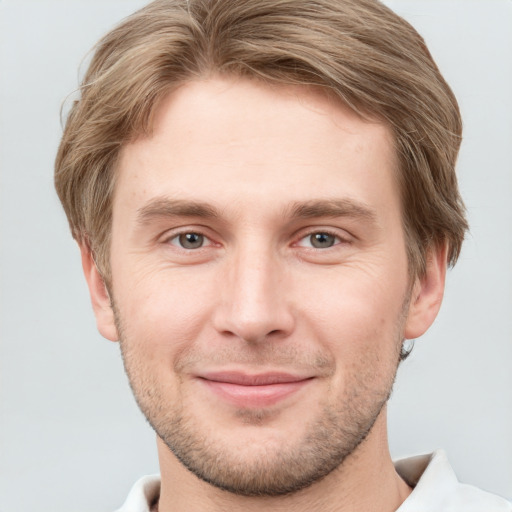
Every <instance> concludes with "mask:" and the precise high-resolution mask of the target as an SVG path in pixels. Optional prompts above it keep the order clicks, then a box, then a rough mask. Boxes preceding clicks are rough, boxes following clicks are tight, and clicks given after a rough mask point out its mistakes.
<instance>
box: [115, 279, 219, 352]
mask: <svg viewBox="0 0 512 512" xmlns="http://www.w3.org/2000/svg"><path fill="white" fill-rule="evenodd" d="M119 277H121V275H119ZM117 283H118V285H119V286H115V287H114V295H115V299H116V306H117V310H118V313H119V316H120V318H121V321H122V328H123V334H124V335H125V337H126V338H127V339H129V340H130V343H131V344H135V345H139V347H140V348H141V349H142V347H143V349H144V351H145V354H144V357H146V358H148V357H151V356H152V355H153V356H154V357H155V358H161V359H162V360H165V359H167V358H168V356H172V355H173V354H176V353H177V352H180V351H182V350H183V349H184V348H186V346H187V345H188V344H189V343H190V341H191V340H193V339H195V338H197V337H198V336H199V333H200V331H201V330H202V329H203V328H204V325H205V322H206V321H207V319H208V318H209V317H210V316H211V299H210V297H211V295H212V294H211V292H210V291H209V290H208V287H207V286H206V282H205V281H204V280H202V279H193V278H192V279H191V278H186V279H183V278H182V276H180V275H179V273H177V272H150V271H147V270H146V271H144V272H137V271H132V272H131V273H130V278H129V279H125V280H124V281H121V279H118V281H117ZM125 283H126V284H125ZM114 285H115V283H114Z"/></svg>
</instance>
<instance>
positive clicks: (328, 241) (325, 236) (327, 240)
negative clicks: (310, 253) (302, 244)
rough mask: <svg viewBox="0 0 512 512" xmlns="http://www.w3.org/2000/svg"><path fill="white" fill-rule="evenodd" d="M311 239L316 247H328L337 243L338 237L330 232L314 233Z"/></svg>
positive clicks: (310, 236)
mask: <svg viewBox="0 0 512 512" xmlns="http://www.w3.org/2000/svg"><path fill="white" fill-rule="evenodd" d="M309 241H310V243H311V245H312V247H315V249H328V248H329V247H332V246H333V245H334V244H335V243H336V237H335V236H334V235H331V234H329V233H313V234H312V235H309Z"/></svg>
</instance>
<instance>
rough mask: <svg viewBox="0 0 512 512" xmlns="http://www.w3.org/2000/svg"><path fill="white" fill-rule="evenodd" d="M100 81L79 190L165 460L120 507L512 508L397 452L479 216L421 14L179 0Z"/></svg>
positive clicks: (162, 6)
mask: <svg viewBox="0 0 512 512" xmlns="http://www.w3.org/2000/svg"><path fill="white" fill-rule="evenodd" d="M81 93H82V95H81V98H80V100H79V101H77V102H76V103H75V105H74V107H73V109H72V111H71V113H70V115H69V118H68V121H67V124H66V128H65V132H64V135H63V139H62V142H61V146H60V149H59V154H58V156H57V162H56V186H57V191H58V193H59V196H60V198H61V201H62V203H63V205H64V208H65V210H66V213H67V215H68V219H69V222H70V225H71V229H72V233H73V236H74V237H75V238H76V239H77V241H78V243H79V245H80V248H81V253H82V262H83V268H84V272H85V277H86V279H87V283H88V285H89V290H90V293H91V299H92V303H93V307H94V311H95V314H96V319H97V324H98V329H99V330H100V332H101V334H102V335H103V336H105V337H106V338H108V339H111V340H119V341H120V346H121V351H122V354H123V361H124V364H125V368H126V371H127V374H128V377H129V380H130V383H131V386H132V389H133V392H134V395H135V397H136V400H137V402H138V404H139V406H140V408H141V410H142V411H143V413H144V414H145V416H146V417H147V419H148V421H149V422H150V424H151V425H152V427H153V428H154V430H155V432H156V433H157V442H158V452H159V460H160V469H161V480H160V479H159V478H153V477H150V478H146V479H143V480H141V481H140V482H139V483H138V484H137V485H136V486H135V487H134V489H133V491H132V493H131V494H130V496H129V497H128V500H127V502H126V504H125V506H124V507H123V509H122V510H126V511H128V510H130V511H131V510H141V511H142V510H159V511H160V512H167V511H171V510H172V511H180V510H187V511H194V510H212V511H215V510H262V509H263V510H294V511H301V510H308V511H311V510H322V511H330V510H333V511H334V510H336V511H349V510H350V511H351V510H354V511H355V510H357V511H365V510H368V511H369V510H379V511H393V510H398V509H399V510H401V511H405V512H407V511H413V510H422V511H428V510H432V511H434V510H436V511H438V510H482V511H484V510H486V511H487V510H496V511H499V510H512V506H511V505H510V504H508V503H507V502H506V501H505V500H502V499H501V498H498V497H496V496H492V495H490V494H487V493H484V492H483V491H479V490H477V489H475V488H472V487H468V486H464V485H461V484H458V483H457V481H456V479H455V477H454V476H453V473H452V472H451V470H450V468H449V466H448V465H447V462H446V460H445V459H444V456H443V454H442V453H438V454H435V455H433V456H432V457H426V458H420V459H413V460H408V461H401V462H399V463H397V464H396V466H395V465H393V463H392V461H391V458H390V455H389V450H388V447H387V434H386V403H387V400H388V398H389V395H390V393H391V388H392V385H393V381H394V378H395V374H396V369H397V367H398V364H399V362H400V360H401V359H403V358H404V357H406V355H407V351H406V350H404V349H403V348H402V347H403V342H404V340H406V339H414V338H417V337H419V336H421V335H422V334H423V333H424V332H425V331H426V330H427V329H428V328H429V327H430V325H431V324H432V322H433V321H434V319H435V317H436V315H437V313H438V311H439V307H440V304H441V300H442V295H443V290H444V279H445V273H446V267H447V265H448V264H454V263H455V262H456V260H457V257H458V254H459V251H460V247H461V244H462V240H463V238H464V232H465V230H466V228H467V225H466V221H465V217H464V208H463V204H462V201H461V199H460V196H459V193H458V189H457V182H456V178H455V174H454V167H455V161H456V157H457V153H458V149H459V145H460V137H461V121H460V115H459V111H458V107H457V103H456V100H455V98H454V96H453V94H452V92H451V90H450V89H449V87H448V85H447V84H446V82H445V81H444V80H443V78H442V77H441V75H440V74H439V71H438V70H437V68H436V66H435V64H434V62H433V61H432V59H431V57H430V55H429V53H428V50H427V49H426V47H425V45H424V43H423V40H422V39H421V38H420V36H419V35H418V34H417V33H416V32H415V31H414V29H413V28H412V27H410V25H408V24H407V23H406V22H405V21H403V20H402V19H400V18H399V17H397V16H396V15H395V14H393V13H392V12H391V11H390V10H389V9H387V8H386V7H384V6H383V5H381V4H380V3H378V2H376V1H373V0H357V1H356V0H351V1H345V0H335V1H333V0H323V1H316V2H314V3H313V2H307V1H301V0H293V1H292V0H289V1H279V2H276V1H265V0H263V1H258V2H254V1H252V2H251V1H249V0H240V1H237V2H232V1H227V0H189V1H188V2H186V1H157V2H153V3H152V4H149V5H148V6H147V7H146V8H144V9H142V10H141V11H139V12H138V13H136V14H134V15H133V16H132V17H131V18H128V19H127V20H126V21H125V22H123V24H122V25H120V26H119V27H118V28H117V29H115V30H114V31H112V32H111V33H110V34H108V35H107V36H106V37H105V38H104V39H103V40H102V41H101V42H100V44H99V46H98V48H97V51H96V54H95V56H94V58H93V60H92V62H91V65H90V67H89V70H88V73H87V75H86V76H85V78H84V83H83V85H82V89H81Z"/></svg>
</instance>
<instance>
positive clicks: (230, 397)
mask: <svg viewBox="0 0 512 512" xmlns="http://www.w3.org/2000/svg"><path fill="white" fill-rule="evenodd" d="M199 380H200V381H201V382H203V383H204V385H205V386H206V387H207V388H208V389H209V390H210V391H212V392H213V393H215V394H216V395H217V396H218V397H220V398H221V399H223V400H225V401H227V402H229V403H231V404H233V405H235V406H237V407H269V406H271V405H274V404H276V403H278V402H280V401H281V400H284V399H285V398H287V397H289V396H291V395H293V394H294V393H297V392H298V391H299V390H301V389H302V388H303V387H304V386H306V385H307V384H309V383H310V382H311V381H312V380H313V378H312V377H301V376H294V375H290V374H287V373H263V374H257V375H248V374H244V373H239V372H219V373H208V374H206V375H201V376H200V377H199Z"/></svg>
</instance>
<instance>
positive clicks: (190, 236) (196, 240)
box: [178, 233, 204, 249]
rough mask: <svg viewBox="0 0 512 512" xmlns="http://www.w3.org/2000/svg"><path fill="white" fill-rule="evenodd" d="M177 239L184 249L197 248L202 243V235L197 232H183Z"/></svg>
mask: <svg viewBox="0 0 512 512" xmlns="http://www.w3.org/2000/svg"><path fill="white" fill-rule="evenodd" d="M178 241H179V244H180V246H181V247H183V248H184V249H199V248H200V247H202V246H203V244H204V236H203V235H200V234H199V233H183V234H181V235H179V236H178Z"/></svg>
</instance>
